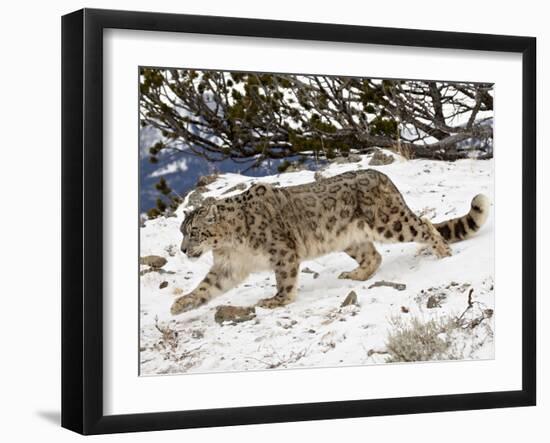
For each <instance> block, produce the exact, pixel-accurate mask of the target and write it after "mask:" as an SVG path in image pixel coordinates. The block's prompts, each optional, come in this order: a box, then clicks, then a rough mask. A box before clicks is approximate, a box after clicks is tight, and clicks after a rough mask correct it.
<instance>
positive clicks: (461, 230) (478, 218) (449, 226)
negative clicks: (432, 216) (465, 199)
mask: <svg viewBox="0 0 550 443" xmlns="http://www.w3.org/2000/svg"><path fill="white" fill-rule="evenodd" d="M490 205H491V204H490V202H489V198H488V197H486V196H485V195H483V194H478V195H476V196H475V197H474V198H473V200H472V205H471V208H470V212H468V213H467V214H466V215H464V216H462V217H457V218H452V219H450V220H447V221H444V222H441V223H434V224H433V225H434V227H435V229H437V230H438V231H439V233H440V234H441V235H442V236H443V238H444V239H445V240H447V241H448V242H449V243H453V242H457V241H460V240H465V239H467V238H469V237H471V236H472V235H474V234H475V233H476V232H477V231H479V229H480V228H481V227H482V226H483V224H484V223H485V221H486V220H487V216H488V215H489V207H490Z"/></svg>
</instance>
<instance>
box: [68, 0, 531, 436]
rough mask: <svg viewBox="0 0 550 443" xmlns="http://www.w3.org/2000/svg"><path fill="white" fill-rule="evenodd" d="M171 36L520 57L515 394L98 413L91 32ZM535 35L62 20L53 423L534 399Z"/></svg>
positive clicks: (186, 424) (112, 428) (129, 422)
mask: <svg viewBox="0 0 550 443" xmlns="http://www.w3.org/2000/svg"><path fill="white" fill-rule="evenodd" d="M108 28H116V29H131V30H146V31H171V32H185V33H197V34H216V35H226V36H250V37H268V38H285V39H302V40H317V41H332V42H353V43H370V44H378V45H398V46H411V47H424V48H447V49H448V48H454V49H469V50H480V51H500V52H509V53H519V54H521V55H522V64H523V78H522V83H523V84H522V88H523V90H522V93H523V98H522V101H523V104H522V106H523V109H522V112H523V115H522V132H523V135H522V137H523V138H522V158H523V165H522V171H523V177H522V183H523V190H522V195H523V207H522V211H523V212H522V221H523V227H522V230H523V232H522V241H523V246H522V247H523V250H522V253H523V257H522V263H523V269H522V291H523V292H522V359H523V360H522V388H521V390H517V391H505V392H478V393H469V394H458V395H437V396H421V397H403V398H392V399H371V400H357V401H335V402H334V401H333V402H323V403H307V404H286V405H285V404H281V405H265V406H260V407H238V408H229V409H225V408H224V409H208V410H191V411H177V412H160V413H142V414H131V415H104V412H103V407H102V405H103V334H102V330H103V317H102V316H103V298H102V287H103V271H102V269H103V228H102V225H103V200H102V195H103V148H102V137H103V122H102V120H103V111H102V109H103V108H102V106H103V86H102V85H103V78H102V77H103V39H102V35H103V30H105V29H108ZM535 85H536V39H535V38H532V37H516V36H503V35H485V34H471V33H456V32H439V31H423V30H411V29H390V28H377V27H364V26H348V25H337V24H319V23H300V22H283V21H273V20H256V19H244V18H229V17H209V16H195V15H177V14H163V13H149V12H127V11H110V10H97V9H83V10H79V11H76V12H73V13H71V14H68V15H65V16H63V18H62V199H63V204H62V426H63V427H65V428H68V429H71V430H73V431H76V432H79V433H82V434H104V433H115V432H132V431H151V430H162V429H178V428H194V427H211V426H228V425H239V424H255V423H273V422H286V421H301V420H320V419H332V418H347V417H363V416H380V415H391V414H413V413H425V412H436V411H457V410H467V409H486V408H501V407H513V406H530V405H535V403H536V337H535V331H536V315H535V314H536V312H535V309H536V163H535V162H536V141H535V140H536V89H535Z"/></svg>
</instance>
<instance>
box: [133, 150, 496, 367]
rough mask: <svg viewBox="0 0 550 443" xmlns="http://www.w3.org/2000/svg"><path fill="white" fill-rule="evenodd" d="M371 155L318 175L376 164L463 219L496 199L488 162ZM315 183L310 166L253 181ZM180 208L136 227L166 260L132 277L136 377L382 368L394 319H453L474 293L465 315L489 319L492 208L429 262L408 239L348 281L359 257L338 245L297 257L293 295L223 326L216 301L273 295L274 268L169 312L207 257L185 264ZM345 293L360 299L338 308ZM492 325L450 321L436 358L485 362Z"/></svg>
mask: <svg viewBox="0 0 550 443" xmlns="http://www.w3.org/2000/svg"><path fill="white" fill-rule="evenodd" d="M369 159H370V155H366V156H363V157H362V159H361V161H360V162H358V163H342V164H336V163H334V164H331V165H329V166H327V167H326V168H324V169H323V171H322V174H323V175H324V176H327V177H328V176H332V175H336V174H339V173H342V172H345V171H348V170H354V169H367V168H369V167H371V168H375V169H379V170H380V171H383V172H384V173H386V174H387V175H389V176H390V177H391V179H392V180H393V181H394V183H395V184H396V185H397V187H398V188H399V189H400V191H401V192H402V194H403V196H404V197H405V200H406V201H407V203H408V205H409V207H410V208H411V209H413V210H414V211H416V212H417V213H420V214H422V215H423V216H426V217H428V218H429V219H431V220H433V221H441V220H445V219H448V218H451V217H455V216H457V215H463V214H464V213H466V212H467V211H468V210H469V207H470V201H471V199H472V197H473V196H474V195H476V194H478V193H480V192H482V193H484V194H486V195H487V196H488V197H489V198H490V199H491V201H492V200H493V160H483V161H480V160H459V161H456V162H452V163H451V162H441V161H428V160H411V161H405V160H403V159H399V158H398V159H397V160H396V161H395V162H394V163H392V164H389V165H386V166H377V167H372V166H368V162H369ZM313 180H314V173H313V172H312V171H300V172H289V173H284V174H278V175H273V176H267V177H262V179H261V181H263V182H268V183H274V184H275V185H277V186H289V185H294V184H299V183H305V182H310V181H313ZM255 181H258V178H256V177H246V176H242V175H238V174H223V175H220V176H219V177H218V178H217V180H216V181H214V182H213V183H211V184H210V185H209V186H208V192H206V193H205V194H204V195H203V196H204V197H221V196H223V197H226V196H229V195H232V194H236V193H239V192H242V186H241V190H234V191H232V192H227V191H228V190H229V189H231V188H233V187H235V186H236V185H238V184H240V183H244V184H246V185H247V186H249V185H250V184H251V183H254V182H255ZM187 204H188V199H186V201H185V203H184V204H183V205H181V206H180V208H179V209H178V211H177V213H176V215H177V216H176V217H168V218H158V219H154V220H149V221H147V222H146V223H145V226H144V227H142V228H141V233H140V236H141V251H140V255H141V256H146V255H150V254H154V255H160V256H163V257H165V258H166V259H167V260H168V262H167V264H166V265H165V266H164V267H163V268H162V270H161V272H148V273H145V274H144V275H143V276H142V277H141V289H140V329H141V330H140V361H141V365H140V371H141V374H142V375H153V374H168V373H170V374H174V373H190V372H223V371H242V370H258V369H270V368H296V367H319V366H338V365H365V364H381V363H385V362H386V360H387V359H388V354H386V353H385V352H386V350H387V339H388V333H389V332H390V331H391V330H392V328H394V327H395V325H394V324H395V322H396V321H397V322H399V321H402V322H404V324H407V322H409V321H410V320H411V319H419V320H421V321H427V320H430V319H440V320H444V319H446V318H450V317H455V318H458V317H460V315H461V313H463V312H464V311H465V310H466V308H467V307H468V294H469V293H470V292H471V289H473V292H472V298H471V300H470V301H471V305H472V308H471V309H469V310H467V312H466V315H465V316H463V317H462V318H463V319H464V318H466V317H467V316H473V317H472V318H474V317H475V315H477V314H476V313H475V312H476V311H475V310H476V309H477V312H478V313H479V312H490V313H491V315H492V312H493V311H492V310H493V309H494V290H493V275H494V264H493V263H494V236H493V234H494V229H493V211H491V214H490V215H489V219H488V221H487V223H486V225H485V226H484V227H483V228H482V229H481V230H480V232H479V233H478V234H477V235H476V236H474V237H473V238H471V239H469V240H466V241H463V242H460V243H456V244H453V245H452V249H453V256H452V257H448V258H445V259H442V260H438V259H437V258H436V257H434V256H433V255H430V254H428V253H426V252H425V251H422V250H419V246H418V245H415V244H412V243H411V244H397V245H378V250H379V251H380V253H381V254H382V257H383V261H382V266H381V267H380V269H379V270H378V272H377V273H376V274H375V275H374V276H373V277H372V278H371V279H370V280H369V281H366V282H356V281H352V280H341V279H338V275H339V274H340V273H341V272H342V271H348V270H351V269H353V268H354V267H355V266H356V263H355V262H354V261H353V260H352V259H351V258H349V257H348V256H347V255H346V254H344V253H334V254H330V255H326V256H324V257H321V258H318V259H316V260H312V261H308V262H303V263H302V266H301V270H302V272H301V273H300V282H299V290H298V297H297V300H296V301H295V302H293V303H291V304H289V305H287V306H285V307H282V308H278V309H274V310H266V309H260V308H257V309H256V318H255V319H253V320H251V321H246V322H242V323H237V324H224V325H220V324H218V323H216V322H215V321H214V313H215V311H216V307H217V306H220V305H233V306H250V305H253V304H254V303H255V302H257V301H258V300H259V299H261V298H265V297H269V296H271V295H274V293H275V279H274V275H273V274H272V273H269V272H262V273H257V274H253V275H251V276H250V277H249V278H248V279H247V280H246V281H245V282H244V283H243V284H241V285H240V286H238V287H237V288H235V289H233V290H231V291H229V292H227V293H225V294H223V295H222V296H220V297H218V298H215V299H214V300H212V301H211V302H210V303H209V304H208V305H206V306H203V307H200V308H198V309H196V310H194V311H190V312H187V313H184V314H181V315H179V316H177V317H172V316H171V315H170V306H171V304H172V302H173V300H174V298H175V297H177V296H181V295H182V294H185V293H187V292H189V291H191V290H192V289H194V287H195V286H196V285H197V284H198V283H199V282H200V280H201V279H202V278H203V277H204V275H205V274H206V272H207V271H208V269H209V267H210V265H211V262H212V256H211V254H207V255H205V256H203V257H201V258H200V259H199V260H198V261H194V262H193V263H191V262H190V261H189V260H188V259H187V258H186V257H185V256H184V255H183V254H182V253H181V252H180V251H179V244H180V242H181V234H180V232H179V225H180V224H181V222H182V220H183V218H184V212H183V210H184V208H185V206H186V205H187ZM143 269H145V267H144V268H143ZM380 280H385V281H390V282H396V283H402V284H405V285H406V289H405V290H402V291H398V290H396V289H394V288H392V287H385V286H380V287H373V288H369V286H371V285H372V284H373V283H374V282H377V281H380ZM164 282H166V283H164ZM161 283H162V286H164V287H163V288H162V289H161V288H160V287H161ZM166 284H167V285H166ZM352 290H353V291H355V292H356V294H357V296H358V302H359V306H355V305H350V306H346V307H344V308H341V307H340V305H341V303H342V301H343V300H344V299H345V298H346V296H347V295H348V294H349V293H350V291H352ZM428 306H430V307H428ZM474 320H475V318H474ZM474 323H475V322H474ZM492 327H493V317H492V316H491V317H490V318H484V319H483V321H482V322H481V324H480V325H475V324H473V325H472V326H471V327H468V328H463V329H460V328H459V329H458V332H456V331H455V332H454V333H453V336H452V337H447V338H446V339H452V341H453V343H452V349H453V351H452V354H449V356H447V357H443V358H492V357H493V352H494V340H493V335H492Z"/></svg>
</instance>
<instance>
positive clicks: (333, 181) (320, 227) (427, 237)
mask: <svg viewBox="0 0 550 443" xmlns="http://www.w3.org/2000/svg"><path fill="white" fill-rule="evenodd" d="M489 206H490V203H489V199H488V198H487V197H486V196H485V195H483V194H478V195H476V196H475V197H474V198H473V200H472V202H471V205H470V209H469V211H468V213H467V214H466V215H464V216H462V217H458V218H453V219H450V220H447V221H444V222H441V223H432V222H430V221H429V220H428V219H426V218H423V217H420V216H417V215H416V214H415V213H414V212H413V211H412V210H411V209H409V207H408V206H407V204H406V203H405V200H404V198H403V195H402V194H401V193H400V192H399V190H398V189H397V187H396V186H395V184H394V183H393V182H392V181H391V179H390V178H389V177H388V176H387V175H385V174H383V173H381V172H379V171H377V170H373V169H366V170H358V171H353V172H345V173H343V174H339V175H336V176H333V177H330V178H324V179H320V180H318V181H315V182H312V183H306V184H301V185H297V186H289V187H275V186H273V185H270V184H267V183H256V184H254V185H252V186H251V187H250V188H249V189H248V190H246V191H244V192H243V193H241V194H239V195H236V196H230V197H226V198H221V199H218V200H212V199H211V200H210V201H208V202H205V203H204V204H202V206H200V207H198V208H196V209H194V210H192V211H191V212H190V213H189V214H188V215H187V216H186V217H185V219H184V220H183V222H182V224H181V227H180V231H181V234H182V235H183V239H182V242H181V252H182V253H183V254H186V255H187V256H188V257H189V258H191V259H192V258H198V257H200V256H201V255H202V254H205V253H206V252H208V251H212V254H213V265H212V268H211V269H210V271H209V272H208V273H207V275H206V276H205V277H204V279H203V280H202V281H201V282H200V284H199V285H198V286H197V287H196V288H195V289H194V290H192V291H191V292H190V293H189V294H186V295H183V296H180V297H178V298H177V299H176V300H175V301H174V302H173V304H172V306H171V309H170V311H171V313H172V314H173V315H177V314H180V313H182V312H186V311H189V310H191V309H194V308H197V307H199V306H201V305H204V304H206V303H208V302H209V301H210V300H212V299H213V298H214V297H216V296H218V295H220V294H223V293H225V292H227V291H228V290H230V289H231V288H234V287H235V286H237V285H239V284H240V283H241V282H243V281H244V280H245V279H246V278H247V276H248V275H249V274H250V273H252V272H258V271H265V270H271V271H273V272H274V273H275V280H276V293H275V295H273V296H272V297H269V298H264V299H261V300H259V301H258V302H257V304H256V305H255V306H259V307H262V308H268V309H271V308H277V307H280V306H284V305H287V304H288V303H290V302H292V301H293V300H294V299H295V297H296V295H297V286H298V276H299V270H300V263H301V262H302V261H304V260H311V259H314V258H316V257H319V256H322V255H325V254H328V253H332V252H345V253H346V254H348V255H349V256H350V257H351V258H353V259H354V260H355V261H356V262H357V267H356V268H355V269H353V270H351V271H346V272H342V273H341V274H340V275H339V278H342V279H352V280H359V281H364V280H367V279H369V278H370V277H371V276H372V275H373V274H374V273H375V272H376V270H377V269H378V268H379V266H380V264H381V262H382V256H381V255H380V253H379V252H378V251H377V250H376V247H375V244H374V243H375V242H379V243H395V242H399V243H402V242H417V243H420V244H424V245H427V246H428V247H429V249H431V251H433V253H434V254H435V255H436V256H437V257H439V258H443V257H447V256H450V255H451V253H452V251H451V247H450V244H451V243H453V242H456V241H459V240H464V239H467V238H468V237H470V236H472V235H473V234H474V233H475V232H477V231H478V230H479V229H480V228H481V227H482V226H483V224H484V223H485V221H486V220H487V216H488V211H489Z"/></svg>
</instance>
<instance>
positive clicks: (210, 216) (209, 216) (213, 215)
mask: <svg viewBox="0 0 550 443" xmlns="http://www.w3.org/2000/svg"><path fill="white" fill-rule="evenodd" d="M204 221H205V222H206V223H209V224H211V223H216V222H217V221H218V207H217V206H216V205H215V204H213V205H210V206H209V207H208V212H207V213H206V216H205V217H204Z"/></svg>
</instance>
